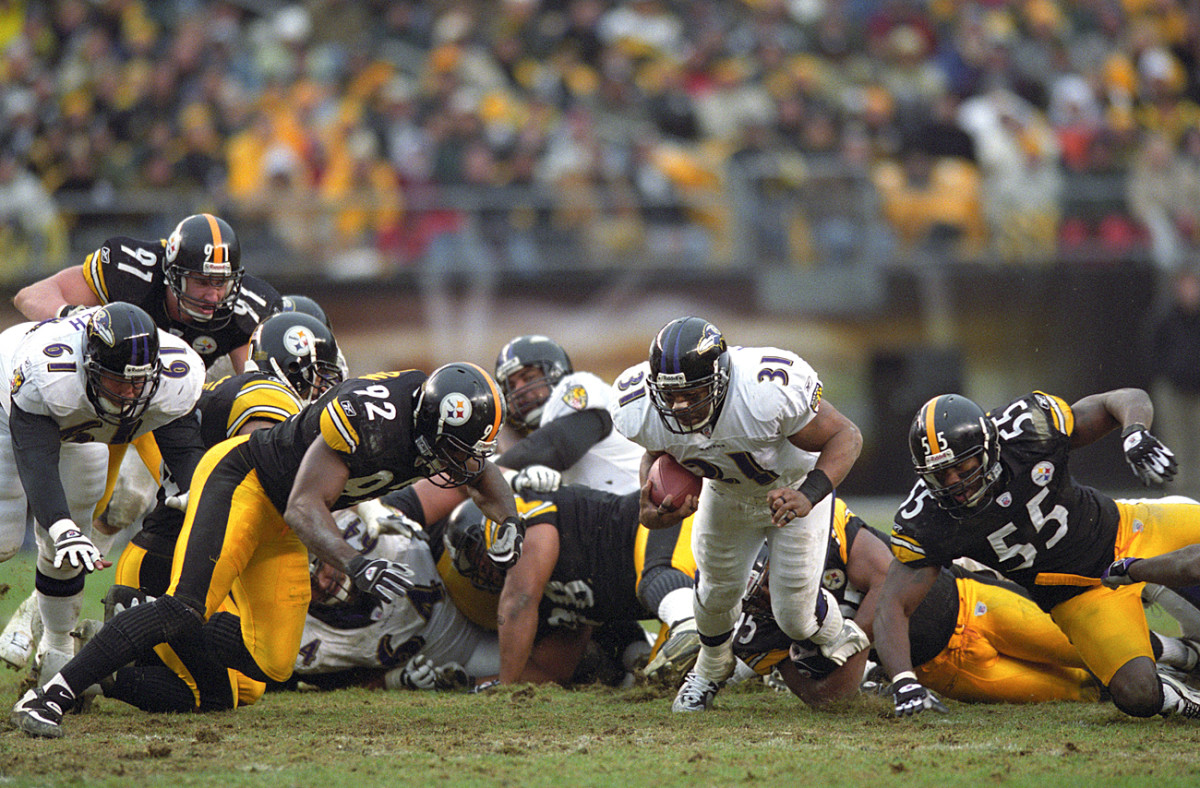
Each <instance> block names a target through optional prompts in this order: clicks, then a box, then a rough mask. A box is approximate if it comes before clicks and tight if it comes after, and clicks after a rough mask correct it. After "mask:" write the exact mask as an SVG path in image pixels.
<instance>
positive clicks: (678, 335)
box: [646, 317, 729, 435]
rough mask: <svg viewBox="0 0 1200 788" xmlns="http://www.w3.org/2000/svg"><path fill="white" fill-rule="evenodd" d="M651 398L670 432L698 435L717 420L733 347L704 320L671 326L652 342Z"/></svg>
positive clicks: (693, 319) (686, 320)
mask: <svg viewBox="0 0 1200 788" xmlns="http://www.w3.org/2000/svg"><path fill="white" fill-rule="evenodd" d="M646 382H647V385H648V386H649V387H650V400H651V402H653V403H654V408H655V409H656V410H657V411H658V415H659V416H661V417H662V420H663V422H664V423H665V424H666V425H667V429H669V430H670V431H671V432H674V433H677V434H681V435H682V434H686V433H690V432H699V431H700V430H702V429H704V428H705V427H707V426H708V425H709V424H711V423H713V422H714V421H716V418H717V416H718V415H719V414H720V412H721V406H722V405H723V404H724V403H725V393H726V391H727V390H728V388H729V348H728V347H727V346H726V345H725V337H724V336H723V335H722V334H721V332H720V330H719V329H718V328H717V327H716V326H714V325H713V324H712V323H709V322H708V321H707V320H704V319H703V318H699V317H681V318H678V319H676V320H672V321H671V322H670V323H667V325H666V326H664V327H663V329H662V330H661V331H659V332H658V336H656V337H654V341H653V342H651V343H650V378H649V380H647V381H646Z"/></svg>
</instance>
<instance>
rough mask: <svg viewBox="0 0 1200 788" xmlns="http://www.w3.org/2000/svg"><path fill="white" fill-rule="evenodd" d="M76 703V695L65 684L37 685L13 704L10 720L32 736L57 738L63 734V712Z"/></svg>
mask: <svg viewBox="0 0 1200 788" xmlns="http://www.w3.org/2000/svg"><path fill="white" fill-rule="evenodd" d="M74 705H75V696H74V695H72V694H71V691H70V690H69V689H67V687H66V686H65V685H63V684H60V683H57V682H56V683H54V684H52V685H51V686H49V687H35V688H33V689H31V690H29V691H28V692H26V693H25V694H24V695H23V696H22V697H21V699H20V700H19V701H17V705H16V706H13V710H12V713H11V714H10V715H9V721H10V722H12V724H13V725H14V726H16V727H18V728H20V729H21V730H23V731H25V733H27V734H29V735H30V736H41V737H43V738H47V739H57V738H59V737H60V736H62V718H63V713H64V712H66V711H67V710H69V709H70V708H71V707H73V706H74Z"/></svg>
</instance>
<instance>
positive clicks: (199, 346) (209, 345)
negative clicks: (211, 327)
mask: <svg viewBox="0 0 1200 788" xmlns="http://www.w3.org/2000/svg"><path fill="white" fill-rule="evenodd" d="M192 350H195V351H196V352H197V353H199V354H200V355H202V356H208V355H212V354H213V353H215V352H216V350H217V340H215V339H213V338H212V337H210V336H199V337H196V338H195V339H193V340H192Z"/></svg>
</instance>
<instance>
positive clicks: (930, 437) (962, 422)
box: [908, 394, 1000, 516]
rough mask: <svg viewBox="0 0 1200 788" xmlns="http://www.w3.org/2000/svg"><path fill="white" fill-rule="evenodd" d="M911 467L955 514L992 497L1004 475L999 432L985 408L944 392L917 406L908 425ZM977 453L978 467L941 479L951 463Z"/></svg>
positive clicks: (943, 504)
mask: <svg viewBox="0 0 1200 788" xmlns="http://www.w3.org/2000/svg"><path fill="white" fill-rule="evenodd" d="M908 447H909V451H911V452H912V461H913V467H914V468H915V469H916V471H917V475H919V476H920V477H921V478H922V479H923V480H924V481H925V485H926V486H927V487H928V488H929V492H930V493H931V494H932V495H933V498H934V500H935V501H937V503H938V506H940V507H941V508H943V509H945V510H947V511H949V512H950V513H951V514H955V515H956V516H965V515H966V514H968V511H967V510H969V509H973V508H975V507H978V506H981V505H983V506H986V505H987V504H988V503H991V487H992V485H994V484H995V483H996V481H997V480H998V479H999V478H1000V436H999V434H998V432H997V430H996V424H995V423H994V422H993V421H992V420H991V419H990V418H988V415H987V413H985V412H984V410H983V408H981V407H979V406H978V405H976V404H975V403H974V402H972V401H971V400H969V399H967V398H966V397H964V396H962V395H959V394H943V395H940V396H937V397H934V398H933V399H931V400H929V401H928V402H926V403H925V404H924V405H922V406H921V409H920V410H919V411H917V415H916V417H915V418H914V419H913V423H912V426H911V427H910V428H909V431H908ZM971 457H978V458H979V461H980V464H979V467H978V468H976V469H974V470H973V471H971V472H970V473H969V474H967V475H966V476H963V477H961V478H959V479H958V480H957V481H955V482H954V483H953V484H945V483H944V482H943V479H944V474H945V472H946V471H947V470H949V469H950V468H953V467H954V466H956V465H958V464H959V463H961V462H963V461H964V460H966V459H969V458H971Z"/></svg>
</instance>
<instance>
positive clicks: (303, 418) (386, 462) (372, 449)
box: [248, 370, 426, 512]
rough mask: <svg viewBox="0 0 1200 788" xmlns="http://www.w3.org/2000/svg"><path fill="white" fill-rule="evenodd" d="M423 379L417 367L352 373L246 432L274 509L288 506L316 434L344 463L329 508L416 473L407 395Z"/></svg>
mask: <svg viewBox="0 0 1200 788" xmlns="http://www.w3.org/2000/svg"><path fill="white" fill-rule="evenodd" d="M425 378H426V375H425V373H424V372H419V371H417V370H408V371H406V372H377V373H374V374H371V375H367V376H366V377H361V378H353V379H351V380H347V381H346V382H344V383H342V384H340V385H338V386H335V387H333V388H332V389H330V390H329V391H327V392H325V394H323V395H322V396H321V398H320V399H318V400H317V401H316V402H314V403H312V404H311V405H309V406H307V407H305V408H304V410H302V411H300V413H298V414H296V415H295V416H292V417H291V418H289V419H288V420H287V421H284V422H282V423H280V424H277V425H275V426H274V427H271V428H270V429H265V430H257V431H255V432H254V433H252V434H251V435H250V440H249V444H248V445H249V450H250V454H251V456H252V457H253V458H254V467H255V468H256V469H257V471H258V478H259V481H260V482H261V484H262V486H263V489H264V490H266V493H267V495H268V496H269V497H270V498H271V502H272V503H274V504H275V506H276V508H278V509H279V511H281V512H282V511H284V509H286V508H287V499H288V495H289V494H290V493H291V490H292V482H293V481H294V480H295V478H296V472H297V470H299V468H300V461H301V460H302V459H303V458H304V453H305V452H306V451H307V450H308V447H309V446H310V445H311V444H312V442H313V441H314V440H316V439H317V438H318V437H320V438H322V439H323V440H324V441H325V442H326V443H327V444H329V446H330V447H331V448H332V449H333V450H334V451H336V452H337V453H338V454H339V455H341V457H342V459H343V460H344V461H345V462H346V465H347V466H348V467H349V468H350V478H349V479H348V480H347V481H346V486H345V488H344V489H343V490H342V495H341V496H340V497H339V498H338V499H337V501H336V502H335V503H334V505H333V506H332V507H331V508H333V509H344V508H346V507H347V506H353V505H354V504H356V503H359V502H360V501H366V500H369V499H371V498H378V497H379V496H381V495H383V494H384V493H386V492H388V491H390V490H395V489H399V488H401V487H404V486H406V485H408V484H412V483H413V482H415V481H416V480H417V479H420V478H423V477H424V474H422V473H420V472H419V471H418V470H417V468H416V460H417V458H418V454H417V450H416V447H415V446H414V445H413V434H412V433H413V405H414V399H415V397H416V393H417V390H418V389H419V388H420V387H421V384H422V383H424V382H425Z"/></svg>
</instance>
